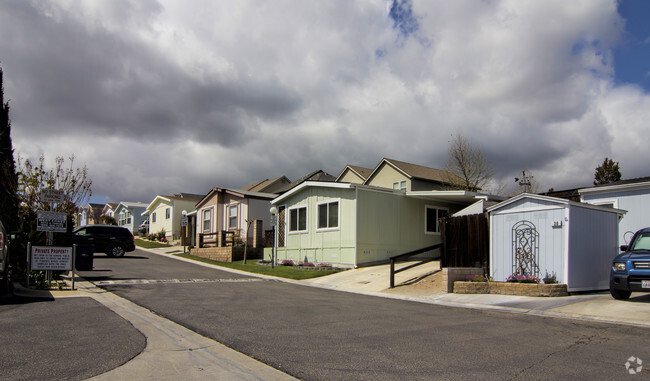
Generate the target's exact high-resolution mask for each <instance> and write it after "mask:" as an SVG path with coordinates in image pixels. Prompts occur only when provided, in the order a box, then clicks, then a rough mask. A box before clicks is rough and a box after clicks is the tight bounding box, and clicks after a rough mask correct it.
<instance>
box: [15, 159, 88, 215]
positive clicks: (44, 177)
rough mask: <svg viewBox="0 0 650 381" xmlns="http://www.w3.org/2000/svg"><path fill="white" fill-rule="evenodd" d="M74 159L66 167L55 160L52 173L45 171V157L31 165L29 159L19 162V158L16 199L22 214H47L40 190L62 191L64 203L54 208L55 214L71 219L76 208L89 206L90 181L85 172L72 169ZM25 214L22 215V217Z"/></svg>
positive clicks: (79, 169) (85, 169) (49, 170)
mask: <svg viewBox="0 0 650 381" xmlns="http://www.w3.org/2000/svg"><path fill="white" fill-rule="evenodd" d="M74 159H75V157H74V155H72V156H70V157H69V158H68V160H69V164H68V165H67V166H66V165H65V159H63V157H61V156H59V157H57V158H56V160H55V165H54V169H47V168H45V156H42V155H41V157H40V158H39V159H38V162H36V163H34V162H32V161H31V160H30V159H25V160H22V159H21V157H20V155H18V159H17V162H18V163H17V166H18V171H17V174H18V198H19V199H20V209H21V211H23V212H27V211H35V210H49V209H50V206H49V205H48V204H47V203H44V202H42V201H41V200H40V193H41V191H42V190H43V189H58V190H62V191H63V202H60V203H58V204H57V206H56V208H55V210H56V211H59V212H64V213H67V214H68V215H71V216H74V215H75V214H76V213H77V211H78V205H83V204H85V203H87V202H88V200H89V199H90V196H91V194H92V191H91V185H92V180H90V179H89V178H88V168H86V166H85V165H84V166H83V167H82V168H75V166H74ZM21 214H24V213H21Z"/></svg>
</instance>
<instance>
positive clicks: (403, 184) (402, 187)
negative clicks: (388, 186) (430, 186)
mask: <svg viewBox="0 0 650 381" xmlns="http://www.w3.org/2000/svg"><path fill="white" fill-rule="evenodd" d="M393 189H399V190H406V180H402V181H396V182H394V183H393Z"/></svg>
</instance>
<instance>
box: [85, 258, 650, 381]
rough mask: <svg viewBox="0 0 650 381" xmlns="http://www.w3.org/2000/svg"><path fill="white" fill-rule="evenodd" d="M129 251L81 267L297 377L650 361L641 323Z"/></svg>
mask: <svg viewBox="0 0 650 381" xmlns="http://www.w3.org/2000/svg"><path fill="white" fill-rule="evenodd" d="M131 254H133V255H129V256H126V257H124V258H106V257H104V256H101V255H97V256H96V257H95V269H97V270H102V271H97V270H96V271H93V272H92V273H82V274H81V275H82V276H84V277H85V278H86V279H89V280H92V281H94V282H96V283H97V284H100V285H101V286H102V287H104V288H105V289H107V290H110V291H112V292H115V293H116V294H118V295H120V296H122V297H125V298H127V299H129V300H131V301H133V302H135V303H137V304H139V305H141V306H144V307H146V308H148V309H150V310H152V311H155V312H156V313H158V314H160V315H162V316H165V317H167V318H168V319H171V320H173V321H175V322H177V323H179V324H181V325H183V326H185V327H188V328H190V329H192V330H194V331H196V332H198V333H200V334H203V335H205V336H207V337H210V338H213V339H215V340H217V341H219V342H221V343H223V344H225V345H227V346H229V347H231V348H233V349H236V350H238V351H240V352H242V353H244V354H247V355H249V356H251V357H253V358H256V359H258V360H260V361H262V362H264V363H266V364H269V365H271V366H273V367H275V368H277V369H280V370H282V371H284V372H287V373H288V374H291V375H293V376H295V377H298V378H301V379H307V380H318V379H328V380H331V379H355V380H362V379H373V380H389V379H390V380H394V379H428V380H430V379H445V380H461V379H463V380H464V379H486V380H492V379H494V380H524V379H525V380H529V379H566V378H575V379H621V378H623V377H631V376H630V375H628V373H627V370H626V368H625V362H626V361H627V359H628V358H629V357H630V356H635V357H638V358H640V359H643V360H647V359H650V346H649V345H648V342H650V341H649V339H650V330H648V329H645V328H637V327H629V326H620V325H608V324H601V323H592V322H582V321H577V320H566V319H555V318H544V317H536V316H530V315H518V314H511V313H502V312H490V311H483V310H473V309H464V308H452V307H445V306H440V305H431V304H421V303H415V302H409V301H401V300H394V299H386V298H380V297H372V296H364V295H357V294H349V293H344V292H337V291H331V290H325V289H318V288H312V287H307V286H301V285H296V284H291V283H285V282H280V281H273V280H256V279H255V278H250V277H246V276H240V275H237V274H233V273H229V272H225V271H220V270H214V269H209V268H205V267H200V266H197V265H194V264H190V263H186V262H181V261H177V260H175V259H172V258H166V257H163V256H159V255H156V254H149V253H146V252H144V251H140V250H137V251H136V252H134V253H131ZM649 361H650V360H649ZM649 363H650V362H649ZM648 368H650V367H646V369H644V370H643V374H642V375H637V377H638V378H639V379H642V378H644V377H647V376H648V375H650V372H649V370H650V369H648Z"/></svg>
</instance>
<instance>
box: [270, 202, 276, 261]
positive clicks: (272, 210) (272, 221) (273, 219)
mask: <svg viewBox="0 0 650 381" xmlns="http://www.w3.org/2000/svg"><path fill="white" fill-rule="evenodd" d="M269 212H271V231H272V234H273V246H271V268H272V269H273V268H275V243H276V242H277V237H276V236H275V225H277V219H278V208H276V207H275V206H272V207H271V209H269Z"/></svg>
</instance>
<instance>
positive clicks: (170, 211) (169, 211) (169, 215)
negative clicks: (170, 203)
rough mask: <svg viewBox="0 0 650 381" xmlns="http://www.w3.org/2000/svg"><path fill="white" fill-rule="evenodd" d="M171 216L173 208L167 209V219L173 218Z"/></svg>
mask: <svg viewBox="0 0 650 381" xmlns="http://www.w3.org/2000/svg"><path fill="white" fill-rule="evenodd" d="M171 215H172V209H171V208H167V209H165V219H166V220H168V219H169V217H171Z"/></svg>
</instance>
